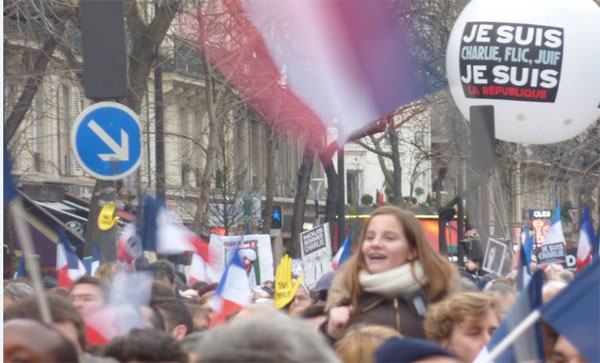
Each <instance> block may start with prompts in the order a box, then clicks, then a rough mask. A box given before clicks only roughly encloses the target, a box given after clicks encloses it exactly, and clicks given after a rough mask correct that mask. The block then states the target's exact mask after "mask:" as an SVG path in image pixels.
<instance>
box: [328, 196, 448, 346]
mask: <svg viewBox="0 0 600 363" xmlns="http://www.w3.org/2000/svg"><path fill="white" fill-rule="evenodd" d="M457 288H458V276H457V273H456V271H455V269H454V267H453V266H452V264H451V263H450V262H448V260H447V259H445V258H444V257H443V256H441V255H440V254H439V253H437V252H436V251H434V250H433V248H432V247H431V245H429V243H428V241H427V239H426V237H425V233H424V232H423V230H422V228H421V225H420V223H419V221H418V220H417V219H416V218H415V216H414V215H413V214H412V213H410V212H408V211H404V210H402V209H400V208H397V207H391V206H386V207H382V208H378V209H377V210H375V212H373V214H372V215H371V216H370V217H369V219H368V220H367V221H366V223H365V226H364V227H363V230H362V233H361V237H360V242H359V246H358V249H357V251H356V253H355V254H354V255H353V256H352V257H351V258H350V260H349V261H348V262H346V264H345V265H344V267H343V269H342V271H341V272H340V273H339V274H338V275H337V276H336V278H335V279H334V282H333V284H332V287H331V289H330V290H329V297H328V300H327V307H326V310H327V311H328V314H329V319H328V321H327V322H326V324H325V325H324V326H323V331H324V332H326V333H327V335H328V336H329V337H331V338H332V339H339V338H340V337H341V336H342V335H343V333H344V331H345V330H346V328H347V327H348V326H350V325H353V324H356V323H363V324H364V323H366V324H377V325H384V326H389V327H391V328H394V329H396V330H397V331H398V332H399V333H400V334H402V335H404V336H411V337H417V338H424V337H425V334H424V331H423V325H422V319H423V316H424V312H425V310H426V306H427V304H428V302H429V301H432V302H435V301H438V300H440V299H442V298H443V297H444V296H446V295H447V294H448V293H449V292H450V291H451V290H455V289H457Z"/></svg>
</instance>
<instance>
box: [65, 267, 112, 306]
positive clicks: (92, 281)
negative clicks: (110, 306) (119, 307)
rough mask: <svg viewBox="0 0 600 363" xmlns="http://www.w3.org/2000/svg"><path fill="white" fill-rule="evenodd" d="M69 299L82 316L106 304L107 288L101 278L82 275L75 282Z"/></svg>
mask: <svg viewBox="0 0 600 363" xmlns="http://www.w3.org/2000/svg"><path fill="white" fill-rule="evenodd" d="M69 300H71V302H72V303H73V305H75V307H76V308H77V310H79V312H80V313H81V315H82V316H87V315H89V314H90V313H93V312H95V311H98V310H100V309H102V307H104V305H106V300H107V296H106V288H105V286H104V284H103V283H102V281H101V280H100V279H98V278H96V277H92V276H82V277H80V278H79V279H78V280H76V281H75V282H74V283H73V286H72V287H71V291H70V293H69Z"/></svg>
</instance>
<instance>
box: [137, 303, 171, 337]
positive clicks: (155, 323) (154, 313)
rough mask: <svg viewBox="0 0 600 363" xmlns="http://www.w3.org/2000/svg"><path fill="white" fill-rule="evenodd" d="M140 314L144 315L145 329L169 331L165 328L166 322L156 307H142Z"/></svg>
mask: <svg viewBox="0 0 600 363" xmlns="http://www.w3.org/2000/svg"><path fill="white" fill-rule="evenodd" d="M140 313H141V314H142V321H143V323H144V326H145V327H147V328H154V329H158V330H162V331H166V330H167V328H166V327H165V320H164V319H163V317H162V315H161V314H160V312H158V309H156V308H155V307H154V306H152V305H150V306H141V307H140Z"/></svg>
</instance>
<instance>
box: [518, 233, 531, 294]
mask: <svg viewBox="0 0 600 363" xmlns="http://www.w3.org/2000/svg"><path fill="white" fill-rule="evenodd" d="M528 238H529V237H528ZM529 280H531V271H529V263H527V254H526V247H525V246H524V245H523V244H522V243H521V251H519V267H518V270H517V281H516V282H517V291H523V288H525V286H527V284H528V283H529Z"/></svg>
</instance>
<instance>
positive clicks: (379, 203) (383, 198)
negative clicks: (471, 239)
mask: <svg viewBox="0 0 600 363" xmlns="http://www.w3.org/2000/svg"><path fill="white" fill-rule="evenodd" d="M386 184H387V183H386V182H385V180H384V181H383V185H381V189H379V190H378V194H377V206H378V207H381V206H382V205H383V203H385V202H386V201H387V195H386V194H385V186H386Z"/></svg>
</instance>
